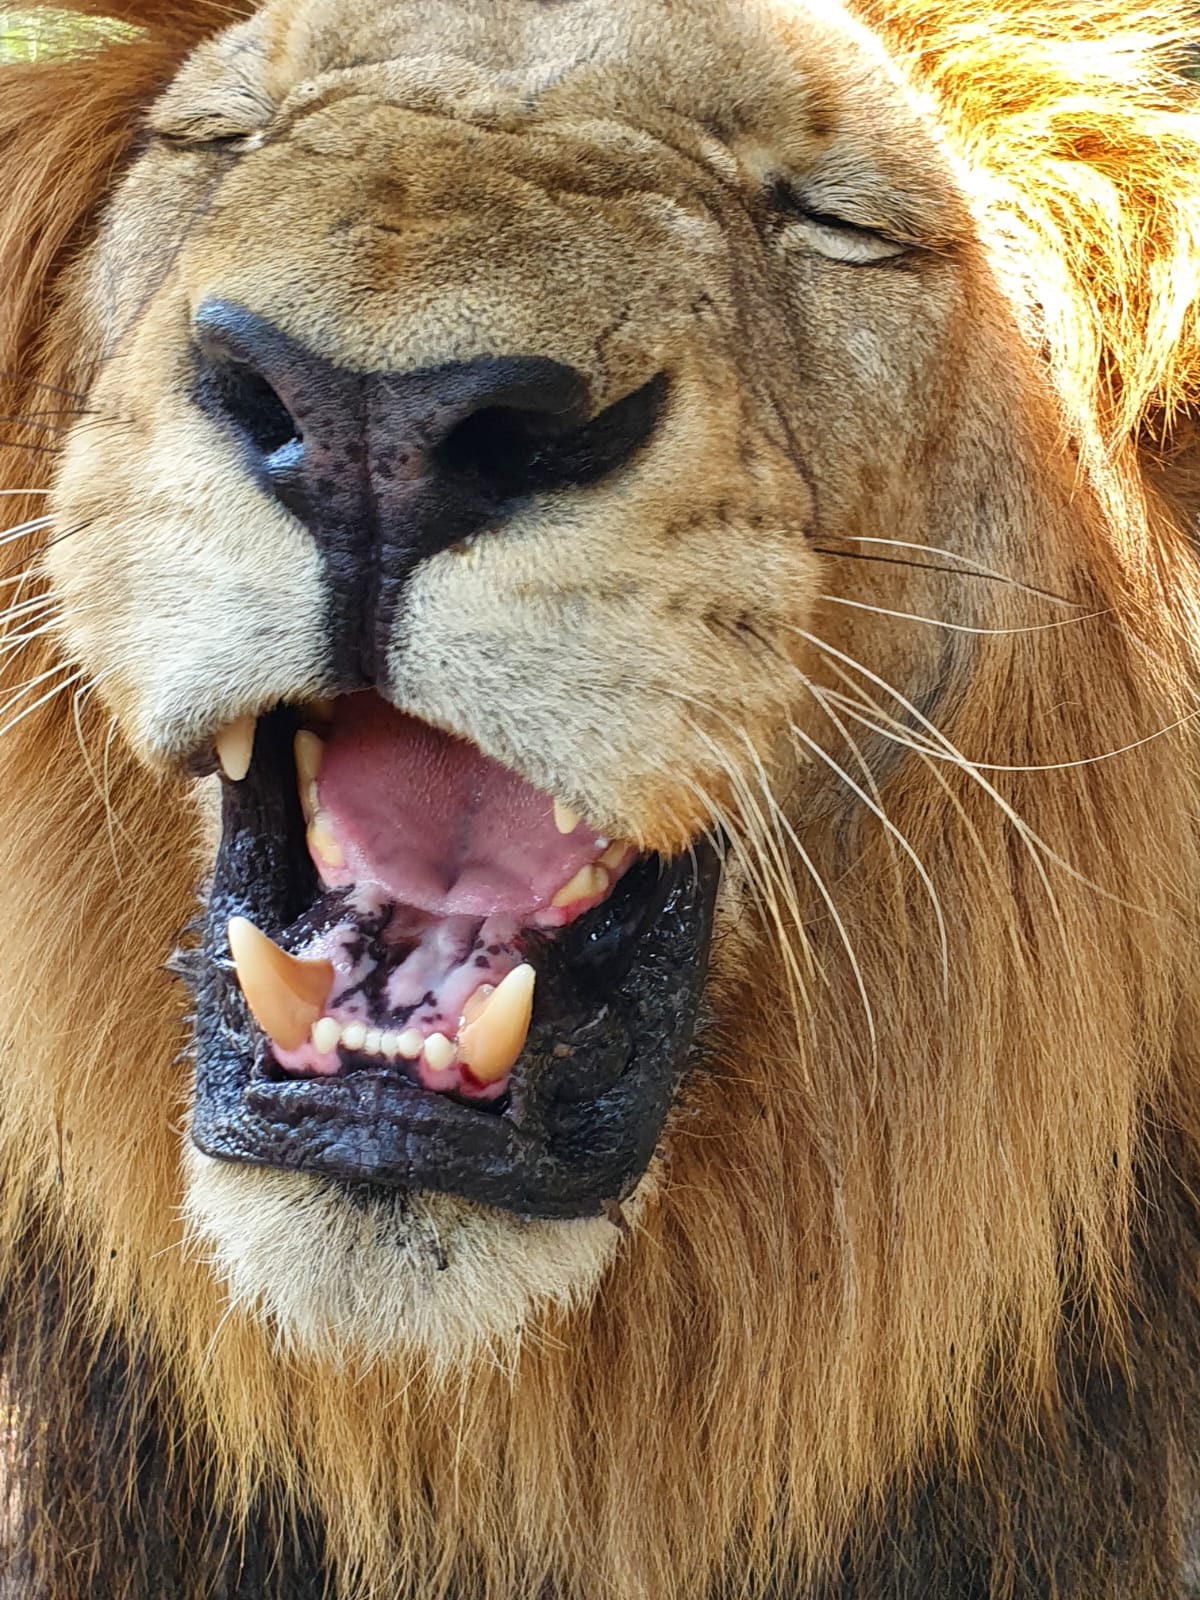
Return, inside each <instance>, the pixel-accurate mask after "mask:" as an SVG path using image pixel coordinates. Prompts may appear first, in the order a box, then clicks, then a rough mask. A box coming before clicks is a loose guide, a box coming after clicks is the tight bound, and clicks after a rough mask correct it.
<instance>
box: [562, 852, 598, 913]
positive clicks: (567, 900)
mask: <svg viewBox="0 0 1200 1600" xmlns="http://www.w3.org/2000/svg"><path fill="white" fill-rule="evenodd" d="M607 888H608V873H607V872H606V871H605V870H604V868H603V867H598V866H597V865H596V864H595V863H594V862H592V863H591V864H589V865H588V866H586V867H580V869H579V871H578V872H577V873H576V874H575V876H574V877H573V878H572V879H571V881H570V882H569V883H564V884H563V886H562V888H561V889H560V890H559V891H558V893H557V894H556V895H555V896H554V899H553V900H552V901H551V902H550V904H551V905H555V906H569V905H573V904H574V902H575V901H576V900H594V899H595V897H596V896H597V895H598V894H603V893H604V891H605V890H606V889H607Z"/></svg>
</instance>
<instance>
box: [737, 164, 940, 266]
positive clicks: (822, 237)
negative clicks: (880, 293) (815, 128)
mask: <svg viewBox="0 0 1200 1600" xmlns="http://www.w3.org/2000/svg"><path fill="white" fill-rule="evenodd" d="M768 205H769V207H770V210H771V214H772V217H773V220H774V222H775V229H776V238H777V239H778V240H779V242H780V243H782V244H784V245H798V246H800V247H802V248H807V249H810V250H812V251H814V252H816V253H817V254H818V255H822V256H825V257H826V258H827V259H828V260H830V261H840V262H842V263H844V264H845V265H847V266H872V265H874V264H876V263H878V262H883V261H891V260H894V259H895V258H897V257H898V256H903V255H907V254H908V253H909V251H910V250H911V248H912V246H911V245H909V244H905V243H901V242H900V241H899V240H897V239H892V238H889V237H888V236H887V234H885V233H881V232H879V231H878V230H877V229H875V228H870V227H866V226H865V225H864V224H863V223H861V222H851V221H849V219H848V218H846V217H840V216H836V215H834V214H833V213H832V212H828V211H821V210H818V209H817V208H816V207H814V206H812V205H809V204H808V203H806V201H805V199H804V197H803V196H802V195H801V194H799V193H798V192H797V191H796V190H795V189H794V188H793V187H792V186H791V185H790V184H787V183H784V182H779V183H777V184H775V185H774V186H773V188H772V190H771V193H770V195H769V197H768Z"/></svg>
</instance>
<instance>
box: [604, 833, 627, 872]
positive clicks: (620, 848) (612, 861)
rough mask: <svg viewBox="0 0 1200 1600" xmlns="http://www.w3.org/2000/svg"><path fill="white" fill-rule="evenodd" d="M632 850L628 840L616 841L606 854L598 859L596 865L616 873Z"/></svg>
mask: <svg viewBox="0 0 1200 1600" xmlns="http://www.w3.org/2000/svg"><path fill="white" fill-rule="evenodd" d="M632 849H633V846H632V845H631V844H630V842H629V840H628V839H614V840H613V842H612V843H611V844H610V845H609V847H608V849H607V850H606V851H605V852H604V854H603V855H602V856H597V857H596V865H597V866H600V867H607V868H608V870H609V871H610V872H615V871H616V869H617V868H618V867H619V866H620V865H621V863H622V862H623V861H624V860H625V857H626V856H627V855H628V854H629V852H630V851H631V850H632Z"/></svg>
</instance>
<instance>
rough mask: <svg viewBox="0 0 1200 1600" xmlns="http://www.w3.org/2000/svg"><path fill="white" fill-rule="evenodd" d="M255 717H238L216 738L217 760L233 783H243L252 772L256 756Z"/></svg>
mask: <svg viewBox="0 0 1200 1600" xmlns="http://www.w3.org/2000/svg"><path fill="white" fill-rule="evenodd" d="M254 729H255V719H254V718H253V717H238V718H237V720H236V721H235V722H230V723H227V724H226V725H225V727H223V728H222V729H221V731H220V733H219V734H218V735H217V737H216V748H217V760H218V761H219V762H220V763H221V771H222V772H223V773H224V774H225V776H226V777H227V778H228V779H229V780H230V782H231V783H241V781H242V779H243V778H244V777H245V776H246V774H247V773H248V772H249V771H250V762H251V759H252V757H253V755H254Z"/></svg>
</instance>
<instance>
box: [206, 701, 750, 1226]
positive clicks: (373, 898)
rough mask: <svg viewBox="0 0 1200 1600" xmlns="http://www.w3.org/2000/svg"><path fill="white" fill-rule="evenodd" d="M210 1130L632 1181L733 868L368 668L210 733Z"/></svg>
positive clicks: (680, 1060) (223, 1153) (561, 1179)
mask: <svg viewBox="0 0 1200 1600" xmlns="http://www.w3.org/2000/svg"><path fill="white" fill-rule="evenodd" d="M218 750H219V752H220V755H221V761H222V765H223V767H224V769H225V772H226V781H225V783H224V785H223V792H224V803H223V811H224V815H223V834H222V842H221V848H220V851H219V854H218V859H217V865H216V869H215V872H214V878H213V885H212V892H211V898H210V902H209V910H208V915H207V918H206V921H205V932H204V940H203V948H202V955H201V959H200V961H199V963H198V964H197V967H196V970H195V975H194V977H193V981H194V983H195V985H196V990H197V993H196V1000H197V1010H196V1047H197V1070H196V1091H195V1102H194V1106H193V1113H192V1137H193V1139H194V1141H195V1143H196V1144H197V1146H198V1147H199V1148H200V1149H201V1150H202V1151H204V1152H205V1153H206V1154H208V1155H211V1156H216V1157H220V1158H224V1159H227V1160H234V1161H241V1162H249V1163H253V1164H258V1165H265V1166H274V1167H284V1168H289V1169H294V1170H302V1171H310V1172H314V1173H321V1174H324V1175H326V1176H329V1177H332V1178H335V1179H339V1180H341V1181H343V1182H346V1183H350V1184H354V1185H363V1184H368V1185H369V1184H378V1185H384V1186H387V1187H389V1188H392V1189H396V1188H400V1189H412V1190H418V1189H419V1190H430V1189H433V1190H442V1191H445V1192H448V1193H453V1194H458V1195H462V1196H463V1197H465V1198H467V1199H470V1200H474V1201H478V1202H480V1203H482V1204H486V1205H491V1206H497V1207H501V1208H504V1209H507V1210H510V1211H514V1212H518V1213H521V1214H525V1215H530V1216H542V1217H576V1216H584V1215H594V1214H598V1213H601V1212H603V1211H605V1210H606V1208H607V1207H608V1206H609V1205H611V1204H612V1203H613V1202H619V1201H620V1200H621V1199H622V1198H624V1196H625V1195H627V1194H628V1193H629V1192H630V1190H631V1189H632V1188H633V1187H634V1186H635V1184H636V1183H637V1181H638V1179H639V1178H640V1176H641V1175H642V1173H643V1172H644V1170H645V1168H646V1166H647V1164H648V1162H649V1160H650V1158H651V1156H652V1154H653V1152H654V1149H655V1146H656V1144H657V1143H658V1139H659V1136H660V1133H661V1130H662V1125H663V1121H664V1119H665V1117H666V1114H667V1111H668V1109H669V1107H670V1104H671V1101H672V1098H673V1095H674V1091H675V1088H676V1085H677V1082H678V1079H679V1077H680V1075H681V1073H682V1071H683V1069H684V1066H685V1063H686V1059H687V1056H688V1052H689V1047H690V1044H691V1040H692V1034H693V1030H694V1027H695V1021H696V1013H697V1008H698V1006H699V1002H700V996H701V991H702V988H703V983H704V976H705V970H706V965H707V953H708V941H709V935H710V931H711V920H712V906H713V900H714V897H715V893H716V887H717V881H718V877H719V864H718V861H717V857H716V853H715V851H714V850H713V849H712V847H711V846H710V845H709V844H708V843H707V842H705V841H700V842H699V843H698V844H697V845H696V847H695V848H694V850H692V851H691V852H689V853H687V854H685V855H682V856H680V857H678V858H677V859H676V860H674V861H671V862H665V861H663V860H661V859H660V858H659V857H657V856H654V855H639V854H638V852H637V850H636V849H635V848H634V847H633V846H632V845H630V844H627V843H626V842H625V841H622V840H614V839H609V838H606V837H603V836H601V835H600V834H598V833H597V832H596V830H595V829H593V828H592V827H590V826H589V824H588V823H587V821H586V820H585V819H583V818H581V817H579V816H577V815H574V814H573V813H571V812H569V811H567V810H566V809H565V808H564V807H563V806H562V805H561V804H559V803H558V802H556V801H555V800H554V799H553V798H552V797H551V796H549V795H547V794H543V793H541V792H540V791H538V790H536V789H534V788H532V787H531V786H530V785H529V784H527V783H526V782H525V781H524V780H523V779H522V778H520V777H519V776H518V775H517V774H516V773H514V772H511V771H509V770H508V769H507V768H504V767H501V766H500V765H499V764H497V763H496V762H494V761H492V760H490V759H489V758H488V757H486V756H484V755H483V754H482V752H480V751H479V750H478V749H477V748H476V747H475V746H473V745H471V744H469V743H467V742H465V741H463V740H460V739H456V738H454V737H452V736H451V735H449V734H446V733H443V732H441V731H439V730H437V729H435V728H432V727H430V726H429V725H428V724H426V723H422V722H419V721H417V720H415V719H414V718H411V717H407V716H404V715H402V714H401V713H400V712H398V711H396V710H395V709H394V708H393V707H391V706H390V705H388V704H387V703H386V702H385V701H383V700H382V699H381V698H380V697H379V696H377V695H376V694H374V693H373V692H371V691H364V692H361V693H357V694H352V695H346V696H343V697H341V698H339V699H337V700H334V701H332V702H328V703H323V704H320V705H314V706H309V707H305V708H302V709H296V708H290V707H281V708H279V709H278V710H276V711H274V712H272V713H270V714H269V715H268V716H266V717H264V718H262V719H261V720H260V721H259V722H258V723H257V726H255V725H254V724H253V723H251V722H249V721H245V722H243V723H240V724H236V725H234V726H233V727H232V728H230V729H227V730H226V731H225V732H224V734H223V735H222V736H221V738H220V739H219V740H218Z"/></svg>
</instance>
